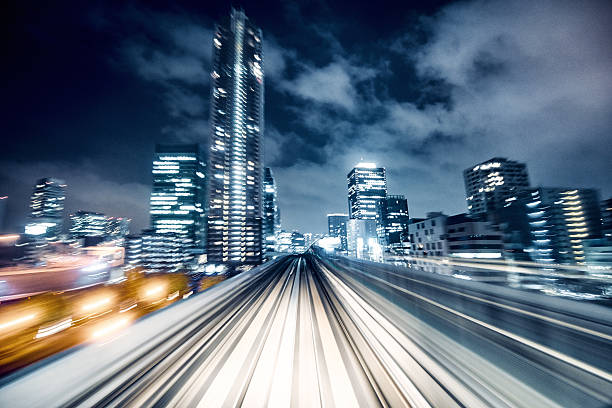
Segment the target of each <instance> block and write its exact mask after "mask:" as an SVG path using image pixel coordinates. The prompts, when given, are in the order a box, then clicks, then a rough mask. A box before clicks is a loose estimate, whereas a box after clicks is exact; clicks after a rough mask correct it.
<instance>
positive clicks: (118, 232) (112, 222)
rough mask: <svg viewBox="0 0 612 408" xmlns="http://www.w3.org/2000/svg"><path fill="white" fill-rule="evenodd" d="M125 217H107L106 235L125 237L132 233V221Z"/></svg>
mask: <svg viewBox="0 0 612 408" xmlns="http://www.w3.org/2000/svg"><path fill="white" fill-rule="evenodd" d="M131 221H132V220H131V219H129V218H125V217H108V218H107V219H106V232H105V234H106V236H108V237H110V238H124V237H126V236H127V235H129V233H130V222H131Z"/></svg>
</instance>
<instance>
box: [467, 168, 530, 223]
mask: <svg viewBox="0 0 612 408" xmlns="http://www.w3.org/2000/svg"><path fill="white" fill-rule="evenodd" d="M463 180H464V182H465V196H466V200H467V206H468V211H469V213H470V214H471V215H478V214H485V213H487V212H490V211H493V210H496V209H500V208H502V207H503V206H504V204H505V203H506V199H508V198H510V197H513V196H515V195H516V193H517V191H518V190H520V189H521V188H525V187H529V176H528V174H527V166H526V165H525V164H524V163H519V162H517V161H513V160H508V159H505V158H502V157H495V158H493V159H490V160H487V161H486V162H483V163H480V164H477V165H475V166H474V167H470V168H469V169H466V170H464V171H463Z"/></svg>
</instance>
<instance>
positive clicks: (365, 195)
mask: <svg viewBox="0 0 612 408" xmlns="http://www.w3.org/2000/svg"><path fill="white" fill-rule="evenodd" d="M347 181H348V206H349V218H353V219H357V220H377V223H380V221H381V220H380V215H381V210H380V208H381V205H382V201H383V200H384V199H385V198H386V197H387V173H386V171H385V168H384V167H376V164H375V163H359V164H358V165H357V166H355V167H354V168H353V169H352V170H351V171H350V172H349V174H348V175H347Z"/></svg>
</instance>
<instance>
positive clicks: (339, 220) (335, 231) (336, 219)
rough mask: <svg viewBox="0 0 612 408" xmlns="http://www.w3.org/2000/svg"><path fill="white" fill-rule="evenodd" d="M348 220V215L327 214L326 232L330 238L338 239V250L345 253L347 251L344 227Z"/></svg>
mask: <svg viewBox="0 0 612 408" xmlns="http://www.w3.org/2000/svg"><path fill="white" fill-rule="evenodd" d="M348 220H349V217H348V214H327V232H328V234H329V236H330V237H337V238H340V246H339V247H338V250H340V251H342V252H345V253H346V251H348V246H347V241H346V225H347V223H348Z"/></svg>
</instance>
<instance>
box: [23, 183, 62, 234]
mask: <svg viewBox="0 0 612 408" xmlns="http://www.w3.org/2000/svg"><path fill="white" fill-rule="evenodd" d="M65 189H66V184H65V183H64V182H63V181H62V180H58V179H54V178H43V179H40V180H38V182H37V183H36V186H35V187H34V192H33V193H32V198H31V200H30V210H31V212H30V219H29V221H28V223H27V225H26V227H25V233H26V235H28V236H30V237H33V238H34V239H45V240H47V241H56V240H58V239H59V234H61V232H62V226H63V218H64V200H65V199H66V192H65Z"/></svg>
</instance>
